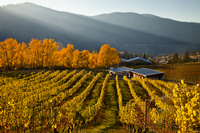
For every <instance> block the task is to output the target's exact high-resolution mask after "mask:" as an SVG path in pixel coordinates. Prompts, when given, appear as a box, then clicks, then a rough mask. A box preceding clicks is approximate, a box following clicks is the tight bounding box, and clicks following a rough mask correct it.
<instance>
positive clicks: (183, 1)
mask: <svg viewBox="0 0 200 133" xmlns="http://www.w3.org/2000/svg"><path fill="white" fill-rule="evenodd" d="M24 2H32V3H35V4H38V5H42V6H45V7H49V8H52V9H55V10H59V11H66V12H71V13H76V14H82V15H87V16H94V15H98V14H103V13H111V12H135V13H140V14H143V13H148V14H154V15H157V16H160V17H164V18H170V19H174V20H178V21H187V22H198V23H200V0H0V6H3V5H8V4H18V3H24Z"/></svg>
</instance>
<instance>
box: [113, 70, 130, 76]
mask: <svg viewBox="0 0 200 133" xmlns="http://www.w3.org/2000/svg"><path fill="white" fill-rule="evenodd" d="M109 74H115V75H126V76H129V71H120V72H113V71H109Z"/></svg>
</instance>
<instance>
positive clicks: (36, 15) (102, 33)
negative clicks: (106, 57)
mask: <svg viewBox="0 0 200 133" xmlns="http://www.w3.org/2000/svg"><path fill="white" fill-rule="evenodd" d="M0 12H1V13H0V18H1V19H0V41H4V40H5V39H6V38H9V37H12V38H16V39H17V40H18V41H19V42H22V41H25V42H26V43H28V42H30V40H31V39H32V38H37V39H41V40H42V39H44V38H53V39H54V40H55V41H57V42H61V43H62V44H63V45H64V46H66V45H67V44H68V43H71V44H73V45H74V47H75V48H77V49H79V50H83V49H88V50H92V49H94V50H99V48H100V47H101V45H103V44H109V45H111V46H112V47H115V48H116V49H117V50H118V51H124V50H127V51H130V52H135V53H151V54H160V53H174V52H185V50H196V49H200V47H199V45H193V44H191V43H187V42H183V41H182V40H181V41H177V40H176V38H173V39H171V38H169V37H162V36H161V35H158V34H157V35H154V34H153V33H150V34H149V33H147V32H146V31H145V32H144V31H142V30H141V29H134V28H130V27H128V26H124V25H120V24H113V22H105V21H104V20H100V19H99V18H97V17H87V16H83V15H77V14H73V13H67V12H59V11H55V10H52V9H49V8H45V7H42V6H38V5H35V4H32V3H24V4H19V5H9V6H4V7H0ZM127 14H128V15H132V14H133V13H127ZM136 15H137V16H138V18H135V20H138V19H139V17H140V16H141V15H139V14H136ZM125 16H126V15H125ZM106 17H107V16H106ZM148 17H149V16H148ZM155 17H156V16H155ZM150 18H152V16H151V17H150ZM153 18H154V16H153ZM129 19H131V20H132V17H130V18H129ZM146 21H147V20H146ZM127 22H128V20H127ZM131 24H132V23H130V26H131ZM147 28H148V27H147ZM199 33H200V32H199ZM172 46H173V48H172ZM180 46H181V48H180ZM178 48H180V49H178Z"/></svg>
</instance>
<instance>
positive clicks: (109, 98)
mask: <svg viewBox="0 0 200 133" xmlns="http://www.w3.org/2000/svg"><path fill="white" fill-rule="evenodd" d="M115 94H116V91H115V81H114V80H110V81H109V83H108V86H107V92H106V94H105V102H104V104H105V106H104V108H103V112H102V114H101V116H102V117H101V118H100V119H101V120H100V121H99V122H98V123H97V124H96V125H95V126H94V127H92V128H90V129H87V130H84V131H83V132H87V133H96V132H98V133H101V132H102V133H104V132H109V133H110V132H120V131H122V130H123V129H122V128H121V126H120V127H119V124H120V123H119V121H118V102H117V96H116V95H115Z"/></svg>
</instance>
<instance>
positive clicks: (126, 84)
mask: <svg viewBox="0 0 200 133" xmlns="http://www.w3.org/2000/svg"><path fill="white" fill-rule="evenodd" d="M0 92H1V93H0V132H6V133H7V132H10V133H11V132H12V133H18V132H25V133H30V132H45V133H46V132H60V133H62V132H66V133H67V132H83V133H84V132H85V133H88V132H137V133H138V132H166V133H168V132H174V133H175V132H177V131H178V132H198V131H199V132H200V120H199V118H200V87H199V85H195V86H189V85H187V84H185V83H184V81H183V80H182V81H181V83H178V84H175V83H172V82H164V81H160V80H151V79H139V78H132V79H128V78H127V77H126V76H124V77H123V80H118V76H116V78H115V80H111V79H110V75H109V74H107V75H104V73H103V72H101V71H99V72H93V71H89V70H63V71H61V70H57V71H50V70H49V71H37V72H32V73H24V74H9V73H2V74H1V75H0Z"/></svg>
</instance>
